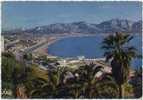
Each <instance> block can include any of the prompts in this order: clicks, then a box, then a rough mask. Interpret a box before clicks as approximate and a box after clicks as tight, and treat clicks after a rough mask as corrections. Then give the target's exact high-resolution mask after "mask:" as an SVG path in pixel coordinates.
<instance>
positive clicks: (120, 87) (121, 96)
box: [119, 85, 124, 98]
mask: <svg viewBox="0 0 143 100" xmlns="http://www.w3.org/2000/svg"><path fill="white" fill-rule="evenodd" d="M123 90H124V89H123V85H119V98H123V97H124V91H123Z"/></svg>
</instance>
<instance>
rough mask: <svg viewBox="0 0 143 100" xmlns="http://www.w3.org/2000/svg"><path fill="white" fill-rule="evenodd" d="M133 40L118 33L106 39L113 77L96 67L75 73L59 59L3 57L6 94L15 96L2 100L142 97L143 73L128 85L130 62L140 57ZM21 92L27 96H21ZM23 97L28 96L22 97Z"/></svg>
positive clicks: (80, 67)
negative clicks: (129, 44) (9, 99)
mask: <svg viewBox="0 0 143 100" xmlns="http://www.w3.org/2000/svg"><path fill="white" fill-rule="evenodd" d="M132 38H133V37H131V36H129V35H125V34H119V33H116V34H115V35H110V36H108V37H107V38H105V39H104V41H103V46H102V48H104V49H105V50H106V52H105V56H106V58H107V61H109V59H111V58H112V60H111V67H112V73H110V74H109V73H106V72H105V71H104V68H103V67H102V66H97V65H96V64H93V63H91V64H89V65H87V64H81V63H79V64H77V65H76V66H77V68H75V69H74V70H73V68H71V67H70V64H68V66H66V67H61V66H59V63H58V62H57V59H50V58H47V57H46V56H41V57H39V58H33V57H32V54H31V53H30V54H25V55H24V59H25V61H23V62H22V61H21V62H19V61H16V59H15V56H14V55H13V54H12V53H11V52H5V53H2V91H5V90H6V91H11V92H12V94H11V95H7V94H3V95H2V97H3V98H8V97H10V98H27V97H28V98H119V97H120V98H121V97H122V94H123V93H122V89H123V88H124V98H130V97H141V95H142V92H141V87H142V69H139V70H136V73H135V76H134V77H133V78H132V79H131V80H130V82H128V81H129V78H128V76H129V67H130V61H131V60H132V58H133V57H136V52H135V50H136V49H135V48H134V47H132V46H128V45H127V43H128V42H129V41H130V40H131V39H132ZM29 60H30V61H33V62H34V61H35V62H37V63H39V62H40V64H42V65H46V66H48V67H49V66H54V67H53V68H51V69H50V68H47V70H44V69H42V68H41V67H39V66H38V65H36V64H37V63H28V64H27V61H29ZM103 63H104V62H103ZM23 87H24V89H23ZM20 89H23V92H22V93H20V95H19V90H20ZM25 91H26V92H25ZM20 92H21V91H20ZM21 94H23V95H24V96H22V97H21Z"/></svg>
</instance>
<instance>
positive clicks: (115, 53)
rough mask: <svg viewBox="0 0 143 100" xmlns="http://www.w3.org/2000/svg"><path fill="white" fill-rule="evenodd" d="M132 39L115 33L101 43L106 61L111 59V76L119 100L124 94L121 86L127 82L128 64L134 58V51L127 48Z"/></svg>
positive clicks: (132, 48) (131, 47)
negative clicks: (116, 88) (115, 85)
mask: <svg viewBox="0 0 143 100" xmlns="http://www.w3.org/2000/svg"><path fill="white" fill-rule="evenodd" d="M132 38H133V37H132V36H130V35H126V34H121V33H116V34H115V35H109V36H108V37H107V38H105V39H104V41H103V46H102V48H103V49H105V50H106V52H105V56H106V58H107V61H108V60H109V59H112V61H111V67H112V74H113V77H114V79H115V80H116V82H117V84H118V85H119V89H120V98H122V97H123V94H124V93H123V88H122V85H123V84H124V83H125V82H127V80H128V76H129V67H130V62H131V60H132V58H133V57H136V49H135V48H134V47H133V46H127V43H128V42H129V41H130V40H131V39H132Z"/></svg>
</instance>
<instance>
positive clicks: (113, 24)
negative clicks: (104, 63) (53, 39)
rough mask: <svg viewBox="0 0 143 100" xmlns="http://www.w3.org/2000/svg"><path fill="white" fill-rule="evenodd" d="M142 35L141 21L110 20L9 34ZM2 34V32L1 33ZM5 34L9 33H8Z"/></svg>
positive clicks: (64, 24)
mask: <svg viewBox="0 0 143 100" xmlns="http://www.w3.org/2000/svg"><path fill="white" fill-rule="evenodd" d="M114 32H125V33H142V21H141V20H140V21H137V22H133V21H129V20H126V19H125V20H123V19H112V20H108V21H103V22H101V23H99V24H91V23H86V22H84V21H81V22H73V23H55V24H50V25H45V26H38V27H34V28H31V29H26V30H23V29H21V30H20V29H18V30H15V31H14V30H13V31H11V32H10V33H29V34H30V33H31V34H59V33H60V34H63V33H69V34H70V33H77V34H78V33H85V34H88V33H90V34H99V33H114ZM3 33H4V32H3ZM6 33H9V32H8V31H7V32H6Z"/></svg>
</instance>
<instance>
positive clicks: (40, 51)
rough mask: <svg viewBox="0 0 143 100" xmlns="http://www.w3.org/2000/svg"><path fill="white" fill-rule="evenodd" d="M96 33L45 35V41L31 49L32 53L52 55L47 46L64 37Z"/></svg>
mask: <svg viewBox="0 0 143 100" xmlns="http://www.w3.org/2000/svg"><path fill="white" fill-rule="evenodd" d="M96 35H97V34H71V35H69V34H62V35H61V34H56V35H55V36H46V37H45V39H46V41H45V42H44V43H43V45H42V46H40V47H38V48H36V49H35V50H33V51H32V52H33V53H38V54H40V55H47V56H52V55H50V54H49V53H48V46H49V45H51V44H53V43H55V42H57V41H59V40H62V39H65V38H70V37H86V36H96Z"/></svg>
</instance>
